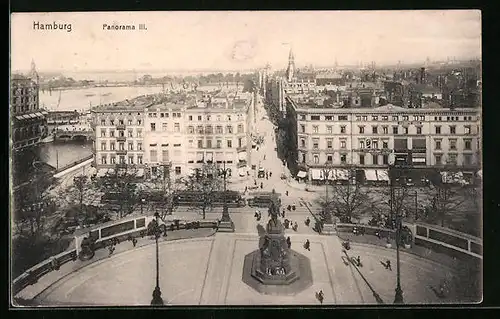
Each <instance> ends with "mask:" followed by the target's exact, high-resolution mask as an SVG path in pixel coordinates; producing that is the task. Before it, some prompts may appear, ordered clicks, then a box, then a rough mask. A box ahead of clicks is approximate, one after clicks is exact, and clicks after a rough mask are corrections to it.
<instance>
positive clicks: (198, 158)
mask: <svg viewBox="0 0 500 319" xmlns="http://www.w3.org/2000/svg"><path fill="white" fill-rule="evenodd" d="M203 157H204V154H203V153H196V161H198V162H201V161H203Z"/></svg>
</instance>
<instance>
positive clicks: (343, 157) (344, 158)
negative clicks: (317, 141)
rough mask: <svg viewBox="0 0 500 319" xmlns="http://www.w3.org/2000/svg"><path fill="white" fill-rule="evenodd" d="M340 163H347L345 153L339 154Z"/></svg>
mask: <svg viewBox="0 0 500 319" xmlns="http://www.w3.org/2000/svg"><path fill="white" fill-rule="evenodd" d="M340 163H341V164H346V163H347V155H345V154H340Z"/></svg>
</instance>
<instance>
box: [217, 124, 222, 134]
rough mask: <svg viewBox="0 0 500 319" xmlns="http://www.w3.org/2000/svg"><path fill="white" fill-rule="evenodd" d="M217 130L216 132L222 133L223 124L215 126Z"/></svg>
mask: <svg viewBox="0 0 500 319" xmlns="http://www.w3.org/2000/svg"><path fill="white" fill-rule="evenodd" d="M215 132H216V133H217V134H222V126H220V125H218V126H216V127H215Z"/></svg>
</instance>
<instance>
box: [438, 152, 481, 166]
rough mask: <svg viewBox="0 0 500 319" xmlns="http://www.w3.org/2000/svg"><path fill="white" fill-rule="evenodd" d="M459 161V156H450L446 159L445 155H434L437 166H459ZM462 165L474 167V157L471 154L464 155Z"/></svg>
mask: <svg viewBox="0 0 500 319" xmlns="http://www.w3.org/2000/svg"><path fill="white" fill-rule="evenodd" d="M457 159H458V156H457V154H448V155H447V156H446V157H445V156H444V155H443V154H434V163H436V165H443V164H452V165H457V164H458V161H457ZM462 164H463V165H472V164H473V156H472V155H471V154H464V155H463V162H462Z"/></svg>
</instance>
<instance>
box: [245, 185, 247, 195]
mask: <svg viewBox="0 0 500 319" xmlns="http://www.w3.org/2000/svg"><path fill="white" fill-rule="evenodd" d="M247 190H248V187H247V186H245V194H246V192H247Z"/></svg>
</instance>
